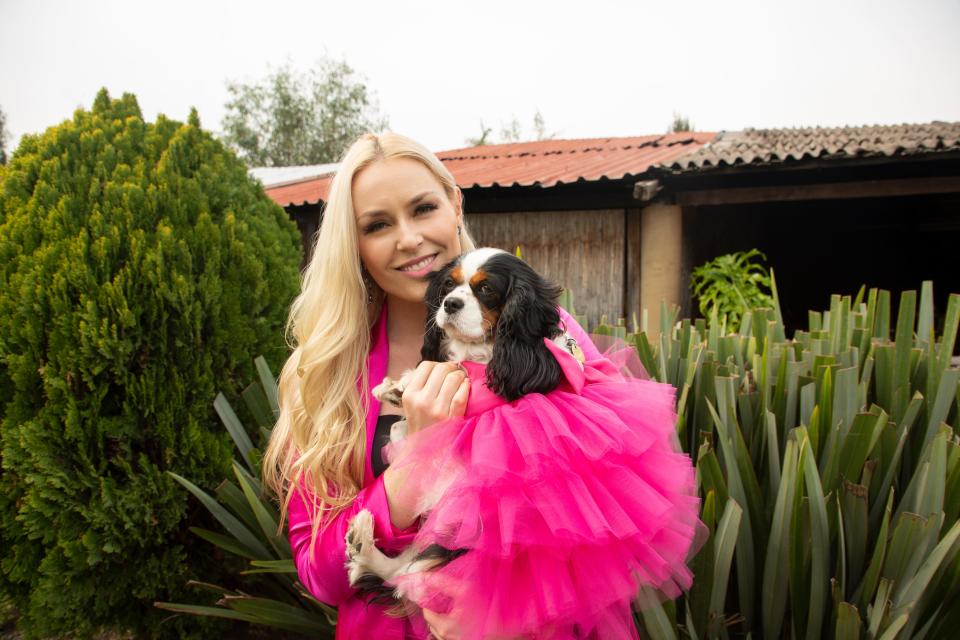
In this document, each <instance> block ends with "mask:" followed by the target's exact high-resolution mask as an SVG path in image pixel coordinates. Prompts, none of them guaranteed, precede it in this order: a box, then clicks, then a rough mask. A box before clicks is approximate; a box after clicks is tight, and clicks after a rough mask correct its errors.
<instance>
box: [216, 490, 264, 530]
mask: <svg viewBox="0 0 960 640" xmlns="http://www.w3.org/2000/svg"><path fill="white" fill-rule="evenodd" d="M214 493H215V494H216V496H217V499H218V500H220V502H222V503H223V504H224V505H225V506H226V507H227V508H228V509H229V510H230V512H231V513H233V515H235V516H237V517H238V518H240V520H241V521H243V524H245V525H246V526H247V528H248V529H250V530H251V531H255V530H256V529H257V517H256V516H255V515H254V514H253V510H252V509H250V504H249V503H248V502H247V499H246V497H244V495H243V491H241V490H240V487H238V486H237V485H235V484H234V483H233V482H230V481H229V480H224V481H223V482H221V483H220V484H219V485H217V488H216V490H215V491H214Z"/></svg>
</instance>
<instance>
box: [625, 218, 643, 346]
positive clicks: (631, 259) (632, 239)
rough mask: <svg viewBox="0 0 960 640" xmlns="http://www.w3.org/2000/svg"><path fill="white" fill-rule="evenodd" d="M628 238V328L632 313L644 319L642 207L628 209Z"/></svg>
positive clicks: (626, 308)
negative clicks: (641, 246)
mask: <svg viewBox="0 0 960 640" xmlns="http://www.w3.org/2000/svg"><path fill="white" fill-rule="evenodd" d="M626 223H627V224H626V227H627V231H626V238H625V242H624V249H623V250H624V254H625V255H624V259H625V262H626V265H625V267H624V269H625V277H624V280H623V284H624V291H623V296H624V317H625V318H626V320H627V327H628V330H631V331H632V327H631V325H630V323H631V321H632V314H636V316H637V322H638V323H640V322H642V321H643V316H642V314H641V309H640V242H641V239H640V209H627V211H626Z"/></svg>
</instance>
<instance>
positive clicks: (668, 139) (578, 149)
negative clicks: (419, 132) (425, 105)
mask: <svg viewBox="0 0 960 640" xmlns="http://www.w3.org/2000/svg"><path fill="white" fill-rule="evenodd" d="M714 135H715V134H713V133H703V132H684V133H669V134H663V135H653V136H638V137H627V138H585V139H579V140H541V141H537V142H517V143H511V144H496V145H483V146H480V147H466V148H463V149H454V150H451V151H441V152H439V153H437V157H439V158H440V160H441V161H442V162H443V163H444V165H446V167H447V169H449V170H450V173H452V174H453V177H454V179H455V180H456V181H457V184H458V185H459V186H460V188H462V189H468V188H471V187H493V186H501V187H508V186H514V185H519V186H540V187H552V186H555V185H558V184H565V183H572V182H587V181H599V180H620V179H622V178H629V177H631V176H637V175H640V174H642V173H644V172H645V171H646V170H647V169H649V168H650V167H651V166H655V165H663V164H667V163H671V162H673V161H674V160H676V159H677V158H678V157H680V156H682V155H685V154H687V153H689V152H690V151H691V149H696V148H699V147H701V146H702V145H704V144H706V143H708V142H709V141H711V140H712V139H713V138H714ZM331 181H332V176H327V177H322V178H311V179H305V180H303V181H300V182H296V183H291V184H286V185H282V186H277V187H269V188H267V190H266V191H267V195H269V196H270V197H271V198H272V199H273V200H274V201H275V202H277V203H278V204H279V205H281V206H284V207H286V206H290V205H303V204H314V203H317V202H319V201H321V200H326V199H327V195H328V194H329V191H330V182H331Z"/></svg>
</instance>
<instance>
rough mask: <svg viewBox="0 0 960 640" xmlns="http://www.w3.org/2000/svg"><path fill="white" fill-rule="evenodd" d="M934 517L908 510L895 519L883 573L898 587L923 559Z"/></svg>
mask: <svg viewBox="0 0 960 640" xmlns="http://www.w3.org/2000/svg"><path fill="white" fill-rule="evenodd" d="M932 519H933V516H931V517H930V518H924V517H921V516H919V515H917V514H915V513H908V512H901V513H900V515H899V516H898V517H897V518H896V519H895V522H896V525H895V526H894V528H893V537H892V538H891V540H890V549H889V551H888V552H887V560H886V562H885V563H884V567H883V573H882V575H883V577H884V578H887V579H888V580H890V581H891V582H892V583H893V584H894V585H895V586H896V587H898V588H899V586H900V585H901V584H905V581H906V580H907V579H909V577H910V576H911V574H912V573H913V572H914V571H915V570H916V568H917V566H919V564H920V562H921V561H922V560H923V558H922V554H921V550H922V549H923V547H924V546H925V545H926V542H927V539H928V534H929V529H928V527H929V526H930V525H929V524H928V523H929V522H930V521H931V520H932ZM911 565H912V566H911Z"/></svg>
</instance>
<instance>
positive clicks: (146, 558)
mask: <svg viewBox="0 0 960 640" xmlns="http://www.w3.org/2000/svg"><path fill="white" fill-rule="evenodd" d="M300 258H301V249H300V237H299V234H298V232H297V230H296V227H295V225H294V224H293V223H292V222H291V221H290V220H289V218H288V217H287V215H286V214H285V213H284V211H283V210H282V209H281V208H280V207H278V206H277V205H276V204H274V203H273V202H271V201H270V200H269V199H268V198H267V197H266V195H265V194H264V193H263V191H262V189H261V188H260V186H259V185H258V184H257V183H256V182H255V181H253V180H251V179H250V178H249V177H248V176H247V173H246V169H245V167H244V165H243V163H241V162H240V161H239V160H238V159H237V158H236V157H235V156H234V155H233V153H232V152H230V151H228V150H227V149H225V148H224V146H223V145H222V144H221V143H220V142H218V141H217V140H216V139H214V138H213V137H212V136H211V135H210V134H209V133H207V132H204V131H203V130H202V129H201V128H200V125H199V120H198V118H197V115H196V112H195V111H193V112H191V114H190V118H189V121H188V122H187V123H185V124H184V123H180V122H176V121H173V120H169V119H167V118H165V117H164V116H162V115H160V116H158V118H157V120H156V122H154V123H150V122H145V121H144V119H143V116H142V115H141V112H140V108H139V106H138V104H137V101H136V98H135V97H134V96H132V95H130V94H124V96H123V97H122V98H120V99H119V100H112V99H111V98H110V96H109V95H108V94H107V92H106V90H102V91H101V92H100V93H99V94H98V95H97V98H96V100H95V102H94V105H93V108H92V110H90V111H86V110H83V109H80V110H77V112H76V113H75V114H74V117H73V119H72V120H70V121H66V122H64V123H62V124H60V125H59V126H56V127H52V128H50V129H48V130H47V131H46V132H44V133H43V134H40V135H35V136H26V137H25V138H24V139H23V141H22V142H21V144H20V146H19V148H18V149H17V150H16V151H15V152H14V154H13V156H12V158H11V161H10V163H9V165H8V166H7V167H6V169H5V171H4V174H3V176H2V181H0V291H2V294H0V399H2V402H0V444H2V449H0V462H2V467H0V569H2V571H0V596H5V597H8V598H11V599H12V601H13V602H14V603H15V605H16V607H17V609H18V610H19V612H20V620H19V627H20V629H21V631H22V632H23V633H24V635H25V636H26V637H43V636H49V635H54V634H62V633H70V634H71V635H77V636H81V637H84V636H90V635H92V634H93V633H95V632H96V631H97V630H98V629H101V628H110V629H117V630H121V631H128V632H132V633H134V634H135V635H136V636H137V637H183V636H185V635H197V634H198V633H199V631H198V627H197V624H196V623H195V622H193V621H191V619H189V618H178V619H176V620H169V621H166V622H165V621H164V618H166V617H167V615H168V614H165V613H164V612H161V611H159V610H157V609H155V608H153V606H152V604H153V602H154V601H155V600H167V599H176V598H178V597H179V595H180V594H181V593H183V590H184V589H185V583H186V582H187V580H189V579H191V578H195V577H197V576H198V575H203V576H205V577H209V576H211V575H222V571H223V569H222V567H221V566H220V565H222V564H223V559H222V558H217V557H215V556H213V555H212V554H211V553H210V550H209V547H208V546H207V545H206V543H204V542H202V541H199V540H197V539H196V538H195V537H194V536H192V535H191V534H189V532H188V527H189V526H190V525H191V524H196V523H197V522H200V523H203V522H204V521H205V519H206V518H207V517H208V516H206V515H205V513H204V512H202V511H201V510H199V509H197V507H196V506H191V505H190V501H189V499H188V496H187V495H186V494H185V493H184V492H183V490H182V489H181V488H180V487H178V486H177V485H176V483H175V482H174V481H173V480H172V478H171V476H170V475H168V474H167V473H166V472H167V471H171V472H174V473H177V474H182V475H185V476H189V477H190V478H192V479H193V480H194V481H195V482H196V483H197V484H198V485H200V486H205V487H212V486H214V485H215V484H216V483H217V482H219V481H220V480H221V479H222V478H223V477H224V476H225V475H226V474H227V473H229V472H230V468H231V467H230V461H231V444H230V440H229V438H228V436H227V434H225V433H224V431H223V429H222V427H221V426H219V422H218V419H217V416H216V414H215V412H214V411H213V409H212V407H211V405H210V398H211V397H213V395H214V394H215V393H216V391H217V389H220V390H222V391H224V392H225V393H226V394H227V395H228V396H229V395H231V394H232V395H233V396H235V397H236V396H237V394H238V393H239V390H240V389H241V388H242V387H243V384H244V382H245V381H246V380H248V379H250V378H251V377H252V376H253V373H254V370H253V366H252V362H253V358H254V356H255V355H258V354H261V353H262V354H264V355H266V356H267V357H268V358H271V359H273V360H279V359H280V358H281V357H282V356H283V355H284V354H285V353H286V345H285V344H284V339H283V324H284V321H285V318H286V314H287V311H288V309H289V305H290V302H291V301H292V299H293V297H294V295H295V294H296V291H297V288H298V265H299V261H300Z"/></svg>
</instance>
